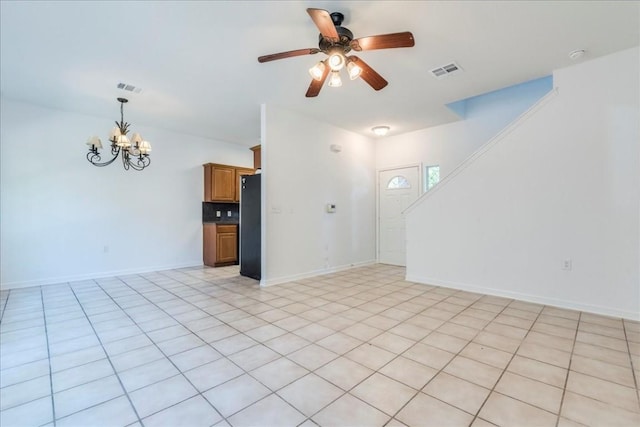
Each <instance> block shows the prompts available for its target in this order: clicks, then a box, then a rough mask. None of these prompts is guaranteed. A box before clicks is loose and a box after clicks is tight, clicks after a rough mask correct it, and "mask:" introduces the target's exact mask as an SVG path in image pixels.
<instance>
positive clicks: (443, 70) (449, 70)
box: [429, 62, 462, 79]
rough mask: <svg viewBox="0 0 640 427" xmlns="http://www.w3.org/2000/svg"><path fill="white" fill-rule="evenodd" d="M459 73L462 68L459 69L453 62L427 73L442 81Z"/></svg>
mask: <svg viewBox="0 0 640 427" xmlns="http://www.w3.org/2000/svg"><path fill="white" fill-rule="evenodd" d="M460 71H462V68H460V66H459V65H458V64H456V63H455V62H452V63H450V64H447V65H443V66H442V67H437V68H434V69H433V70H430V71H429V72H430V73H431V75H432V76H433V77H435V78H436V79H444V78H445V77H448V76H450V75H451V74H455V73H459V72H460Z"/></svg>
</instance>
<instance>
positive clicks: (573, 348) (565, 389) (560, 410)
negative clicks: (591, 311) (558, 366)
mask: <svg viewBox="0 0 640 427" xmlns="http://www.w3.org/2000/svg"><path fill="white" fill-rule="evenodd" d="M578 313H579V314H578V323H576V333H575V335H574V337H573V345H572V346H571V355H570V356H569V365H568V366H567V376H566V377H565V379H564V386H563V387H562V397H561V398H560V406H559V407H558V418H557V419H556V427H558V425H559V424H560V416H561V414H562V407H563V406H564V396H565V395H566V393H567V384H568V383H569V375H570V374H571V363H572V362H573V351H574V350H575V348H576V341H577V339H578V332H579V331H580V322H581V321H582V311H580V312H578Z"/></svg>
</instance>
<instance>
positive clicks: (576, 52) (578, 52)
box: [569, 49, 587, 61]
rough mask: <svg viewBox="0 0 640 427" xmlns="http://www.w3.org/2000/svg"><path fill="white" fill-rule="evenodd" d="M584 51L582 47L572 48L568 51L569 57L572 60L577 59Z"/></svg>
mask: <svg viewBox="0 0 640 427" xmlns="http://www.w3.org/2000/svg"><path fill="white" fill-rule="evenodd" d="M586 52H587V51H586V50H584V49H576V50H573V51H571V52H569V58H571V59H572V60H573V61H577V60H578V59H580V58H582V57H583V56H584V54H585V53H586Z"/></svg>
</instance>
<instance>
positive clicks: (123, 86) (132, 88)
mask: <svg viewBox="0 0 640 427" xmlns="http://www.w3.org/2000/svg"><path fill="white" fill-rule="evenodd" d="M118 89H122V90H126V91H127V92H133V93H140V92H142V88H140V87H135V86H134V85H130V84H128V83H118Z"/></svg>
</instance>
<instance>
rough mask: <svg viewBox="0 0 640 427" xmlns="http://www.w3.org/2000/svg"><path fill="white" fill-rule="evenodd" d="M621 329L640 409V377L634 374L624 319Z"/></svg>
mask: <svg viewBox="0 0 640 427" xmlns="http://www.w3.org/2000/svg"><path fill="white" fill-rule="evenodd" d="M622 331H623V332H624V338H625V341H626V342H627V352H628V353H629V363H630V364H631V375H632V376H633V383H634V385H635V388H636V396H637V398H638V403H639V407H638V408H639V409H640V389H639V388H638V386H639V385H640V384H639V381H640V379H639V378H638V377H637V376H636V370H635V369H634V366H633V357H631V345H630V344H629V336H628V335H627V326H626V323H625V321H624V319H623V320H622ZM639 368H640V367H639Z"/></svg>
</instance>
